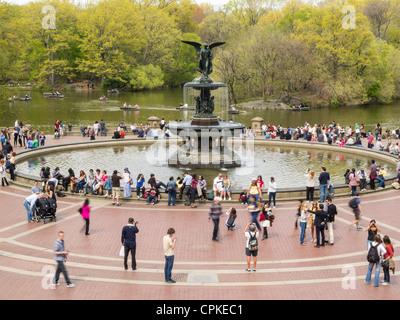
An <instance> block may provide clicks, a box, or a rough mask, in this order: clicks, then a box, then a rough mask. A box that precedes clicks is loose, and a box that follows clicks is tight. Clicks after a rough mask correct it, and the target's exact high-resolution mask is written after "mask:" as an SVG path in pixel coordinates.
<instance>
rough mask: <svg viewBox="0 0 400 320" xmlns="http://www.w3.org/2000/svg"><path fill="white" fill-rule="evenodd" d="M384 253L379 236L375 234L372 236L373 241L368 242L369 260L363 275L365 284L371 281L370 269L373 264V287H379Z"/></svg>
mask: <svg viewBox="0 0 400 320" xmlns="http://www.w3.org/2000/svg"><path fill="white" fill-rule="evenodd" d="M385 254H386V249H385V248H384V246H383V245H382V240H381V236H380V235H379V234H377V235H376V236H375V237H374V241H373V242H371V243H370V245H369V248H368V255H367V261H368V262H369V264H368V270H367V275H366V276H365V280H364V282H365V283H366V284H370V283H371V277H372V269H373V268H374V266H375V279H374V287H379V273H380V271H381V264H382V258H383V257H384V255H385Z"/></svg>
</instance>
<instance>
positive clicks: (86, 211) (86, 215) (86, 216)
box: [81, 198, 90, 236]
mask: <svg viewBox="0 0 400 320" xmlns="http://www.w3.org/2000/svg"><path fill="white" fill-rule="evenodd" d="M81 216H82V218H83V220H85V227H84V228H85V235H86V236H89V235H90V233H89V224H90V206H89V199H88V198H86V199H85V202H84V203H83V206H82V208H81Z"/></svg>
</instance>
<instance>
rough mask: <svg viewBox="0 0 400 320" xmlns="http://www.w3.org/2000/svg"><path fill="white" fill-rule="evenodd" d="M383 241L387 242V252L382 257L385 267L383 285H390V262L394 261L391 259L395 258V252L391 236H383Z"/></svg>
mask: <svg viewBox="0 0 400 320" xmlns="http://www.w3.org/2000/svg"><path fill="white" fill-rule="evenodd" d="M383 243H384V244H385V250H386V253H385V255H384V256H383V259H382V267H383V275H384V278H383V282H382V285H383V286H388V285H390V272H389V271H390V262H391V261H392V260H391V259H392V258H393V254H394V248H393V245H392V242H391V241H390V238H389V237H388V236H384V237H383Z"/></svg>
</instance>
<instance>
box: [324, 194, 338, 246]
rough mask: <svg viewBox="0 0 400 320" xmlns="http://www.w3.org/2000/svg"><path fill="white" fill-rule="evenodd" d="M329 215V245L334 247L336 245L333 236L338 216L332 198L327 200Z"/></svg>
mask: <svg viewBox="0 0 400 320" xmlns="http://www.w3.org/2000/svg"><path fill="white" fill-rule="evenodd" d="M326 204H327V205H328V207H327V213H328V221H327V226H328V243H329V244H330V245H331V246H332V245H333V244H334V240H335V239H334V236H333V223H334V222H335V216H336V215H337V213H338V212H337V208H336V206H335V205H334V204H333V203H332V199H331V197H328V198H326Z"/></svg>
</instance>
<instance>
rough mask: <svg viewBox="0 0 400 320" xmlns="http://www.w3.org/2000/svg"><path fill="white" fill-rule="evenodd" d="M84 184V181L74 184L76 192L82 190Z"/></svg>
mask: <svg viewBox="0 0 400 320" xmlns="http://www.w3.org/2000/svg"><path fill="white" fill-rule="evenodd" d="M85 184H86V182H85V181H79V182H78V183H77V184H76V188H77V189H78V190H83V187H84V186H85Z"/></svg>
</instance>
